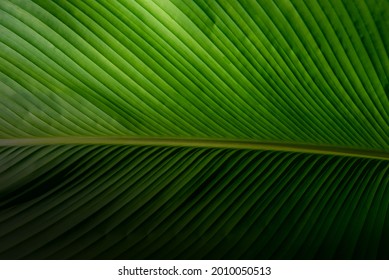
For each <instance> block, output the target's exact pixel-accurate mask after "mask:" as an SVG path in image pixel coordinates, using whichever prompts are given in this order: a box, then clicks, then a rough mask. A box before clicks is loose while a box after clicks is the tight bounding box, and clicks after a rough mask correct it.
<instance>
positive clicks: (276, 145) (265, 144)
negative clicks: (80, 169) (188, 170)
mask: <svg viewBox="0 0 389 280" xmlns="http://www.w3.org/2000/svg"><path fill="white" fill-rule="evenodd" d="M36 145H134V146H174V147H203V148H227V149H251V150H269V151H283V152H298V153H309V154H322V155H334V156H349V157H359V158H370V159H380V160H388V161H389V151H384V150H376V149H361V148H354V147H353V148H351V147H341V146H331V145H324V144H323V145H317V144H316V145H314V144H306V143H287V142H275V141H274V142H270V141H255V140H240V139H212V138H210V139H205V138H184V137H182V138H181V137H180V138H172V137H140V136H132V137H128V136H126V137H120V136H115V137H113V136H111V137H103V136H99V137H46V138H37V137H34V138H18V139H11V138H10V139H0V146H3V147H4V146H36Z"/></svg>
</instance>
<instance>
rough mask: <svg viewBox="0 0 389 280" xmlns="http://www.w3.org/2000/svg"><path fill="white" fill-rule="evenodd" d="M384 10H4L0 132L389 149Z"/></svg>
mask: <svg viewBox="0 0 389 280" xmlns="http://www.w3.org/2000/svg"><path fill="white" fill-rule="evenodd" d="M388 11H389V4H388V1H360V3H358V4H356V3H354V1H345V2H342V1H309V2H307V3H306V2H303V1H291V2H289V1H274V2H273V1H262V2H260V3H258V2H255V1H220V2H218V1H181V0H178V1H165V0H163V1H101V2H98V1H45V0H41V1H39V0H36V1H25V0H12V1H8V0H7V1H1V4H0V13H1V17H0V26H1V32H0V33H1V37H0V44H1V45H0V59H1V63H0V67H1V69H0V75H1V76H0V82H1V89H2V102H1V106H2V108H1V110H0V112H1V113H0V119H1V120H2V126H1V131H0V133H1V136H2V137H3V138H14V137H17V138H20V137H32V136H41V137H48V136H69V135H78V136H80V135H81V136H86V135H88V136H91V135H105V136H106V135H115V136H116V135H143V136H145V135H147V136H178V137H179V136H186V137H197V138H198V137H202V138H204V137H213V138H232V139H255V140H267V141H286V142H297V143H317V144H323V143H324V144H332V145H338V146H353V147H362V148H377V149H381V150H388V147H389V146H388V145H389V144H388V139H389V116H388V112H389V101H388V85H389V81H388V73H389V59H388V53H387V50H388V42H387V39H386V37H387V36H385V35H386V34H385V33H384V32H385V31H386V30H389V24H388V20H387V18H388V17H387V13H388ZM385 40H386V41H385ZM385 90H386V91H385Z"/></svg>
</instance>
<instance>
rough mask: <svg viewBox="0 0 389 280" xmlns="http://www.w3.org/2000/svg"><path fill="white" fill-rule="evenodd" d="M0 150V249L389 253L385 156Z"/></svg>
mask: <svg viewBox="0 0 389 280" xmlns="http://www.w3.org/2000/svg"><path fill="white" fill-rule="evenodd" d="M1 155H2V157H3V159H4V160H3V161H4V162H5V163H6V164H5V165H3V166H2V173H1V174H2V175H1V177H0V180H1V183H2V189H1V201H0V209H1V210H0V240H1V241H2V242H1V245H0V257H2V258H27V259H30V258H32V259H42V258H44V259H46V258H54V259H62V258H65V259H68V258H76V259H84V258H86V259H95V258H97V259H100V258H102V259H116V258H120V259H123V258H124V259H125V258H131V259H134V258H136V259H138V258H141V259H142V258H153V259H165V258H169V259H170V258H173V259H176V258H185V259H192V258H195V259H198V258H208V259H209V258H217V259H219V258H244V259H247V258H272V259H273V258H277V259H278V258H281V259H285V258H287V259H289V258H293V259H296V258H297V259H312V258H320V259H328V258H329V259H333V258H388V257H389V255H388V250H387V248H388V245H389V244H388V239H387V238H386V237H387V236H388V234H389V232H388V230H389V227H388V226H389V224H388V219H386V217H387V215H388V214H389V208H388V206H389V204H388V201H389V189H388V186H389V184H388V179H389V164H388V162H387V161H380V160H374V159H373V160H371V159H359V158H350V157H339V156H328V155H309V154H299V153H285V152H271V151H266V152H265V151H252V150H236V149H209V148H188V147H180V148H177V147H136V146H128V145H124V146H122V145H113V146H112V145H84V146H80V145H76V146H74V145H59V146H57V145H55V146H33V147H8V148H2V149H1ZM31 162H33V164H31ZM26 170H28V171H26Z"/></svg>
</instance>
